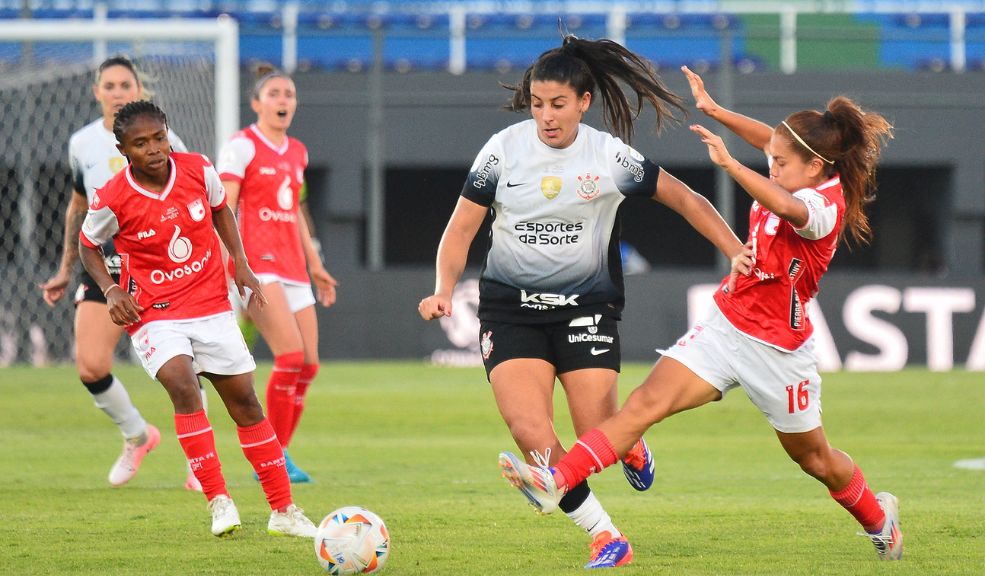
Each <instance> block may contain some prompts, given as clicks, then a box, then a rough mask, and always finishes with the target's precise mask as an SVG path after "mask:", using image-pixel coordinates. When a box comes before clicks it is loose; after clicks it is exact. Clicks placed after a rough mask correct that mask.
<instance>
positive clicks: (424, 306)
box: [417, 294, 451, 320]
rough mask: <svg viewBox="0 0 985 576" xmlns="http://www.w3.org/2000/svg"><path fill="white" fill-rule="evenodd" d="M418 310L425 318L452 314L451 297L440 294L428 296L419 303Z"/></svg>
mask: <svg viewBox="0 0 985 576" xmlns="http://www.w3.org/2000/svg"><path fill="white" fill-rule="evenodd" d="M417 312H418V314H420V315H421V318H424V319H425V320H434V319H435V318H441V317H442V316H451V298H448V297H447V296H441V295H438V294H433V295H431V296H428V297H427V298H425V299H423V300H421V302H420V303H419V304H418V305H417Z"/></svg>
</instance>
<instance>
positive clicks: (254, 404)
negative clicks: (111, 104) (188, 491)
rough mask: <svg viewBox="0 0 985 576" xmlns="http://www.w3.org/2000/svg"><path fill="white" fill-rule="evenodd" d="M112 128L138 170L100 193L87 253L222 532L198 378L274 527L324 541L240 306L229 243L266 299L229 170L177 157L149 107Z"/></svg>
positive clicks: (241, 285) (88, 222)
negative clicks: (234, 439) (307, 511)
mask: <svg viewBox="0 0 985 576" xmlns="http://www.w3.org/2000/svg"><path fill="white" fill-rule="evenodd" d="M113 133H114V134H115V135H116V140H117V142H119V144H118V147H119V149H120V152H121V153H122V154H123V155H124V156H126V157H127V159H128V160H129V162H130V165H129V166H128V167H127V168H126V169H125V170H122V171H121V172H119V173H118V174H117V175H116V176H114V177H113V178H112V179H110V181H109V182H107V183H106V185H105V186H103V187H102V188H100V189H99V190H97V191H96V193H95V194H94V195H93V197H92V203H91V204H90V205H89V212H88V214H87V215H86V219H85V221H84V222H83V224H82V232H81V234H80V238H79V244H80V245H79V253H80V256H81V259H82V264H83V266H85V268H86V271H88V272H89V274H90V275H91V276H92V279H93V280H94V281H95V282H96V283H97V284H98V285H99V290H100V292H101V293H102V294H103V295H104V296H105V297H106V304H107V307H108V308H109V315H110V318H112V320H113V322H114V323H116V324H117V325H119V326H124V327H125V328H126V330H127V332H128V333H129V334H130V340H131V342H132V344H133V349H134V351H135V352H136V353H137V356H138V357H139V358H140V361H141V363H142V364H143V366H144V369H145V370H146V371H147V373H148V374H149V375H150V377H151V378H155V379H157V380H158V381H160V382H161V384H162V385H163V386H164V389H165V390H167V392H168V395H169V396H170V397H171V403H172V404H173V405H174V412H175V414H174V423H175V431H176V432H177V434H178V441H179V443H180V444H181V448H182V450H184V452H185V456H186V457H187V458H188V463H189V464H190V465H191V468H192V472H194V474H195V477H196V478H197V479H198V481H199V482H200V483H201V484H202V491H203V492H204V493H205V497H206V498H207V499H208V501H209V510H210V511H211V512H212V533H213V534H214V535H216V536H224V535H226V534H229V533H231V532H233V531H234V530H236V529H237V528H239V526H240V520H239V513H238V511H237V510H236V506H235V504H233V501H232V499H231V498H230V496H229V491H228V490H227V489H226V481H225V479H224V478H223V476H222V466H221V464H220V462H219V457H218V455H217V453H216V446H215V438H214V436H213V433H212V425H211V424H210V422H209V419H208V417H206V415H205V411H204V410H203V409H202V398H201V396H200V395H199V388H198V377H197V374H202V375H204V376H205V377H206V378H207V379H208V380H210V381H211V382H212V384H213V386H215V389H216V391H217V392H218V393H219V396H220V397H221V398H222V401H223V403H224V404H225V405H226V410H227V411H228V412H229V415H230V416H231V417H232V419H233V421H235V422H236V429H237V432H238V435H239V441H240V446H241V447H242V449H243V453H244V454H245V455H246V458H247V460H249V461H250V464H251V465H252V466H253V469H254V470H255V471H256V472H257V474H259V477H260V484H261V487H262V488H263V491H264V494H265V496H266V497H267V503H268V504H269V505H270V508H271V514H270V521H269V523H268V524H267V531H268V532H269V533H271V534H275V535H284V536H301V537H311V536H314V533H315V526H314V525H313V524H312V523H311V521H310V520H309V519H308V518H306V517H305V516H304V514H303V512H302V511H301V510H300V509H299V508H298V507H297V506H295V505H294V502H293V498H292V496H291V483H290V481H289V480H288V477H287V471H286V469H285V465H284V458H283V449H282V448H281V445H280V442H278V441H277V436H276V435H275V434H274V429H273V427H271V425H270V422H269V421H268V420H267V418H265V417H264V414H263V408H262V407H261V406H260V402H259V401H258V400H257V397H256V394H255V392H254V390H253V370H254V369H255V368H256V365H255V364H254V362H253V357H252V356H251V355H250V351H249V350H248V349H247V347H246V343H245V342H244V341H243V336H242V334H240V332H239V329H238V328H237V326H236V320H235V318H234V315H233V311H232V305H231V303H230V302H229V296H228V291H227V288H226V276H225V269H224V267H223V265H222V256H221V255H222V251H221V250H220V239H221V241H222V244H223V245H225V247H226V249H227V250H228V251H229V253H230V255H231V256H232V258H233V260H234V261H235V262H236V272H235V274H236V275H235V280H236V286H237V288H238V289H239V293H240V295H245V291H246V289H250V290H252V291H253V295H252V297H251V300H252V301H253V302H252V303H253V305H255V306H260V305H262V304H263V302H264V297H263V293H262V292H261V290H260V283H259V281H258V280H257V278H256V276H254V275H253V272H252V271H251V270H250V266H249V264H248V263H247V260H246V256H245V254H244V253H243V245H242V242H241V241H240V238H239V234H238V233H237V231H236V219H235V217H234V216H233V213H232V211H231V210H230V209H229V207H228V206H227V205H226V196H225V193H224V191H223V189H222V183H221V182H220V181H219V175H218V174H217V173H216V171H215V168H213V167H212V164H211V163H210V162H209V160H208V159H207V158H206V157H205V156H202V155H200V154H183V153H178V152H175V153H172V152H171V146H170V144H169V142H168V126H167V117H166V116H165V115H164V112H163V111H161V109H160V108H158V107H157V106H155V105H154V104H151V103H150V102H146V101H138V102H132V103H130V104H127V105H126V106H124V107H123V108H122V109H120V111H119V112H118V113H117V115H116V119H115V121H114V122H113ZM217 233H218V236H217V235H216V234H217ZM110 240H113V241H114V243H115V245H116V248H117V251H118V252H119V254H120V260H121V266H120V283H119V284H117V283H116V282H115V281H114V280H113V277H112V276H110V274H109V271H108V270H107V268H106V264H105V263H104V261H103V258H102V253H101V251H100V246H102V245H103V244H106V243H107V242H109V241H110Z"/></svg>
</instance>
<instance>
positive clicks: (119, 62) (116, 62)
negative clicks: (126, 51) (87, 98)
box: [96, 54, 140, 82]
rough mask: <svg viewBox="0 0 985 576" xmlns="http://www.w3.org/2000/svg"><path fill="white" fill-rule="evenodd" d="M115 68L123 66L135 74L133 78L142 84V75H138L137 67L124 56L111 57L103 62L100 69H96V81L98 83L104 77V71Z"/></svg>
mask: <svg viewBox="0 0 985 576" xmlns="http://www.w3.org/2000/svg"><path fill="white" fill-rule="evenodd" d="M113 66H122V67H124V68H126V69H127V70H129V71H130V72H131V73H132V74H133V77H134V78H136V79H137V82H140V75H139V74H138V73H137V67H136V66H135V65H134V64H133V61H132V60H130V59H129V58H127V57H126V56H124V55H122V54H119V55H117V56H111V57H109V58H107V59H105V60H103V62H102V64H100V65H99V68H97V69H96V81H97V82H98V81H99V77H100V76H102V75H103V70H106V69H107V68H112V67H113Z"/></svg>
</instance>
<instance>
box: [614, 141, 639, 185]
mask: <svg viewBox="0 0 985 576" xmlns="http://www.w3.org/2000/svg"><path fill="white" fill-rule="evenodd" d="M629 150H633V149H632V148H629ZM637 155H639V154H637ZM616 164H617V165H619V166H622V168H623V169H624V170H626V172H629V173H630V174H631V175H632V176H633V180H634V181H636V182H642V181H643V176H645V175H646V171H645V170H643V165H642V164H641V163H640V160H636V159H635V158H632V157H631V156H630V155H628V154H624V153H622V152H616Z"/></svg>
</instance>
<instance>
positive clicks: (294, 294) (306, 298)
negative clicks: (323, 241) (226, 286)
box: [229, 274, 315, 314]
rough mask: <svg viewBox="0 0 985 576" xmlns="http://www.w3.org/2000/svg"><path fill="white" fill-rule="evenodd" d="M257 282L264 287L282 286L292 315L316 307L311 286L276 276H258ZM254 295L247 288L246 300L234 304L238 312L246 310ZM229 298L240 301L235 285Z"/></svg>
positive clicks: (231, 286)
mask: <svg viewBox="0 0 985 576" xmlns="http://www.w3.org/2000/svg"><path fill="white" fill-rule="evenodd" d="M257 280H259V281H260V284H261V285H264V286H266V285H267V284H273V283H275V282H276V283H278V284H280V285H281V288H283V289H284V298H285V299H287V307H288V308H290V310H291V313H292V314H293V313H295V312H297V311H298V310H304V309H305V308H307V307H308V306H314V305H315V294H314V292H312V291H311V284H300V283H298V282H295V281H293V280H284V279H283V278H281V277H280V276H278V275H276V274H257ZM252 293H253V291H252V290H250V289H249V288H246V300H244V301H240V302H239V303H238V304H237V303H236V302H233V306H234V307H235V308H236V309H237V310H242V309H243V308H245V307H246V302H249V301H250V294H252ZM229 297H230V298H231V299H233V300H239V292H237V291H236V284H235V283H230V293H229Z"/></svg>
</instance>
